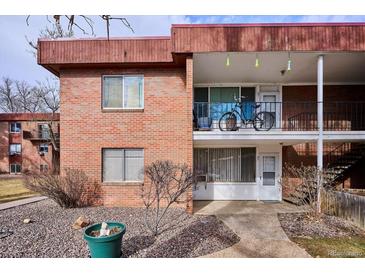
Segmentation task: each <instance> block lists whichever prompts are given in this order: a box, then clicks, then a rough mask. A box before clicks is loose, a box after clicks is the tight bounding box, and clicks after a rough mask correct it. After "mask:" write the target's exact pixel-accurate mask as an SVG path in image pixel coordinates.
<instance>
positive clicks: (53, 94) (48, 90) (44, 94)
mask: <svg viewBox="0 0 365 274" xmlns="http://www.w3.org/2000/svg"><path fill="white" fill-rule="evenodd" d="M35 94H36V95H35V96H36V98H38V99H39V101H40V102H41V106H42V108H43V111H44V112H50V113H51V119H50V120H48V127H47V129H48V131H49V132H48V134H47V136H49V140H50V143H51V145H52V148H53V151H52V152H53V153H52V167H53V173H54V174H58V173H59V168H60V146H59V133H58V134H56V133H55V132H54V130H55V126H56V125H55V121H56V113H57V112H58V111H59V108H60V97H59V81H58V80H57V79H53V80H52V79H49V78H48V79H47V80H46V81H45V82H38V86H37V88H36V91H35Z"/></svg>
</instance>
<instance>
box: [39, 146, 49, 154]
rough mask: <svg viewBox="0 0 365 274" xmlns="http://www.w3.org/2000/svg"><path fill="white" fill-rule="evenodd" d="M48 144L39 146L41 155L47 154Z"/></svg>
mask: <svg viewBox="0 0 365 274" xmlns="http://www.w3.org/2000/svg"><path fill="white" fill-rule="evenodd" d="M47 152H48V144H39V153H47Z"/></svg>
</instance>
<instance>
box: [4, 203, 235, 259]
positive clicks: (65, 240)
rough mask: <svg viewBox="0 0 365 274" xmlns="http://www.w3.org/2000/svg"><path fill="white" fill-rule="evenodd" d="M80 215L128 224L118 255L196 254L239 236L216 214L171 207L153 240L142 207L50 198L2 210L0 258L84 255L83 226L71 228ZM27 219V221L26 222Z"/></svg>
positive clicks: (204, 252)
mask: <svg viewBox="0 0 365 274" xmlns="http://www.w3.org/2000/svg"><path fill="white" fill-rule="evenodd" d="M79 216H85V217H86V218H87V219H89V220H91V222H93V223H97V222H102V221H118V222H122V223H124V224H126V226H127V232H126V233H125V235H124V238H123V247H122V249H123V255H122V257H198V256H202V255H206V254H210V253H213V252H216V251H219V250H221V249H224V248H227V247H229V246H231V245H233V244H235V243H237V242H238V241H239V237H238V236H237V235H236V234H235V233H234V232H233V231H231V230H230V229H229V228H228V227H227V226H226V225H224V224H223V223H222V222H221V221H219V220H218V219H217V218H216V217H214V216H195V215H193V216H191V215H188V214H186V213H185V212H184V211H183V210H181V209H171V211H170V213H169V214H168V216H167V217H166V218H167V220H169V221H171V222H172V223H171V225H172V226H173V227H171V226H169V227H168V228H167V229H166V230H165V231H164V232H163V233H162V234H161V235H159V236H158V237H157V238H154V237H152V236H150V234H149V233H148V231H146V229H145V226H144V221H143V217H142V216H143V209H137V208H105V207H88V208H77V209H62V208H61V207H59V206H58V205H57V204H56V203H54V202H53V201H51V200H44V201H41V202H37V203H33V204H28V205H24V206H20V207H16V208H11V209H7V210H2V211H0V224H1V225H0V232H1V231H12V232H13V233H12V234H11V235H10V236H7V237H4V238H1V237H0V257H5V258H6V257H50V258H52V257H88V256H89V250H88V247H87V244H86V242H85V241H84V240H83V231H84V229H80V230H74V229H72V227H71V226H72V224H73V223H74V221H75V220H76V219H77V218H78V217H79ZM26 218H29V219H31V221H32V222H31V223H29V224H24V223H23V220H24V219H26Z"/></svg>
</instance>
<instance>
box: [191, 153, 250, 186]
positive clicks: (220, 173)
mask: <svg viewBox="0 0 365 274" xmlns="http://www.w3.org/2000/svg"><path fill="white" fill-rule="evenodd" d="M194 173H195V174H196V176H197V178H198V180H201V181H205V180H206V181H209V182H255V181H256V148H254V147H247V148H196V149H194Z"/></svg>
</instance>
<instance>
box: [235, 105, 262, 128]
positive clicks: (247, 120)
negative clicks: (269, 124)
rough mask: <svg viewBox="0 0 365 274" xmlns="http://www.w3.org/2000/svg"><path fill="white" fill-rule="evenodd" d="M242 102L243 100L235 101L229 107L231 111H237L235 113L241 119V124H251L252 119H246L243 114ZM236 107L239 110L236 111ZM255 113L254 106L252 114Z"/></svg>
mask: <svg viewBox="0 0 365 274" xmlns="http://www.w3.org/2000/svg"><path fill="white" fill-rule="evenodd" d="M243 104H244V103H243V102H236V104H235V105H234V107H233V108H232V109H231V112H232V113H237V115H238V116H239V117H240V119H241V121H242V125H241V127H242V126H243V125H248V124H253V122H254V120H253V119H247V117H246V116H245V113H244V109H243V108H244V105H243ZM237 108H238V109H239V110H240V111H238V110H237ZM255 115H256V108H254V115H253V117H254V116H255Z"/></svg>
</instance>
